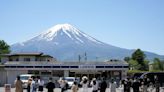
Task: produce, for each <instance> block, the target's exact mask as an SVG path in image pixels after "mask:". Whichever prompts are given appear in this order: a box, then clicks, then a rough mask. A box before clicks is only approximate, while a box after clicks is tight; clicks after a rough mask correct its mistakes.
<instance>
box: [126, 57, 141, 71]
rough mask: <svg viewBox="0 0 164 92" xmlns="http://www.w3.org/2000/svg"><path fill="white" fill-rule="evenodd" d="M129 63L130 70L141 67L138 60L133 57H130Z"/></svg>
mask: <svg viewBox="0 0 164 92" xmlns="http://www.w3.org/2000/svg"><path fill="white" fill-rule="evenodd" d="M128 63H129V67H130V70H138V69H140V67H141V65H140V64H138V62H137V61H136V60H133V59H130V60H129V62H128Z"/></svg>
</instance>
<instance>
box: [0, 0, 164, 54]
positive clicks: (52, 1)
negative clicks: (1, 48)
mask: <svg viewBox="0 0 164 92" xmlns="http://www.w3.org/2000/svg"><path fill="white" fill-rule="evenodd" d="M62 23H70V24H72V25H74V26H75V27H77V28H78V29H80V30H81V31H83V32H85V33H87V34H89V35H91V36H92V37H94V38H96V39H98V40H100V41H103V42H106V43H108V44H111V45H114V46H118V47H122V48H127V49H137V48H141V49H142V50H145V51H150V52H155V53H157V54H163V55H164V41H163V40H164V0H0V39H3V40H5V41H6V42H7V43H8V44H10V45H11V44H14V43H17V42H23V41H25V40H28V39H30V38H32V37H34V36H36V35H37V34H39V33H40V32H42V31H45V30H47V29H48V28H50V27H52V26H54V25H56V24H62Z"/></svg>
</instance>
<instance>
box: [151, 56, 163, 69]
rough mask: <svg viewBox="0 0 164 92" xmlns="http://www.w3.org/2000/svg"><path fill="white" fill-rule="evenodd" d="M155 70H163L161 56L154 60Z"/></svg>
mask: <svg viewBox="0 0 164 92" xmlns="http://www.w3.org/2000/svg"><path fill="white" fill-rule="evenodd" d="M153 70H163V64H162V63H161V61H160V60H159V58H154V60H153Z"/></svg>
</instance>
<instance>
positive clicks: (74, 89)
mask: <svg viewBox="0 0 164 92" xmlns="http://www.w3.org/2000/svg"><path fill="white" fill-rule="evenodd" d="M78 89H79V88H78V85H77V82H76V81H74V82H73V85H72V87H71V90H72V92H77V91H78Z"/></svg>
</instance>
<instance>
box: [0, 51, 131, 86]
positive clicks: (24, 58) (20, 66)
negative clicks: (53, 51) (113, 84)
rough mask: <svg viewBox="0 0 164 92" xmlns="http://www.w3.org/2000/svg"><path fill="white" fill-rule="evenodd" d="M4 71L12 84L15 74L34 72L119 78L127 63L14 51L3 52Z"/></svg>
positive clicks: (121, 77) (122, 77) (126, 68)
mask: <svg viewBox="0 0 164 92" xmlns="http://www.w3.org/2000/svg"><path fill="white" fill-rule="evenodd" d="M1 59H2V60H1V61H2V62H3V63H4V70H5V71H6V78H7V79H6V83H10V84H13V82H14V80H15V78H16V76H17V75H20V74H27V73H30V74H36V75H39V76H41V77H43V78H48V77H54V78H59V77H79V78H81V77H82V76H87V77H88V78H89V79H92V78H94V77H96V78H98V79H100V78H102V77H105V78H107V79H111V78H114V79H116V80H121V79H124V78H125V77H126V74H127V71H128V64H127V63H126V62H124V61H119V60H109V61H103V62H91V61H85V62H82V61H81V62H78V61H76V62H73V61H71V62H59V61H57V60H56V59H54V58H53V57H51V56H49V55H44V54H43V53H16V54H4V55H2V58H1Z"/></svg>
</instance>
